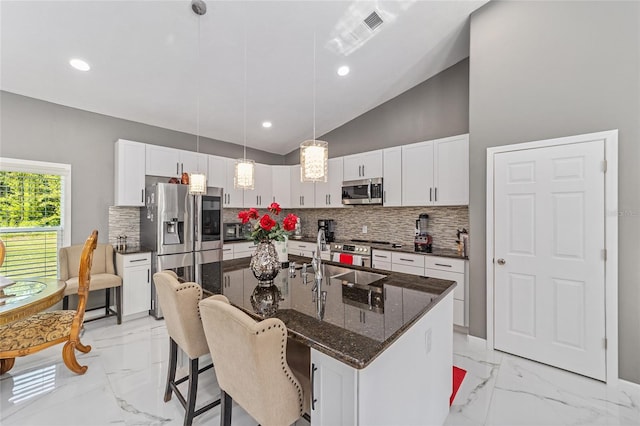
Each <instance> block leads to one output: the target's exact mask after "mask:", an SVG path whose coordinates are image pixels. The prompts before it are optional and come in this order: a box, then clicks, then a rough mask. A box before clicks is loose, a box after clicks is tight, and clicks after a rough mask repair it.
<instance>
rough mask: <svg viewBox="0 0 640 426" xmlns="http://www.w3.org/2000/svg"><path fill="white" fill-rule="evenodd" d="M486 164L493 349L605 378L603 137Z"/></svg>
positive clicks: (497, 156)
mask: <svg viewBox="0 0 640 426" xmlns="http://www.w3.org/2000/svg"><path fill="white" fill-rule="evenodd" d="M494 159H495V162H494V203H495V204H494V239H495V240H494V247H495V252H494V262H495V266H494V268H495V269H494V271H495V277H494V278H495V281H494V306H495V307H494V318H493V321H494V322H493V324H494V336H495V340H494V346H495V348H496V349H499V350H502V351H505V352H509V353H513V354H515V355H519V356H522V357H525V358H529V359H533V360H536V361H539V362H543V363H546V364H550V365H553V366H556V367H560V368H563V369H566V370H569V371H573V372H576V373H579V374H583V375H586V376H589V377H593V378H596V379H599V380H606V359H605V354H606V351H605V260H604V247H605V227H604V224H605V198H604V184H605V182H604V176H605V175H604V168H603V164H604V159H605V147H604V143H603V141H594V142H584V143H574V144H568V145H559V146H552V147H544V148H535V149H526V150H520V151H510V152H502V153H496V154H495V157H494Z"/></svg>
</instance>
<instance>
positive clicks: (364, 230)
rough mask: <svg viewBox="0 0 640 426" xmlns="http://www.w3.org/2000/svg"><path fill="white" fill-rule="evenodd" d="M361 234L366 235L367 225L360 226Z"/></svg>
mask: <svg viewBox="0 0 640 426" xmlns="http://www.w3.org/2000/svg"><path fill="white" fill-rule="evenodd" d="M362 233H363V234H366V233H367V225H362Z"/></svg>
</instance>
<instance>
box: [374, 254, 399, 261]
mask: <svg viewBox="0 0 640 426" xmlns="http://www.w3.org/2000/svg"><path fill="white" fill-rule="evenodd" d="M373 257H377V258H379V259H388V258H389V256H384V255H382V254H374V255H373ZM401 260H402V259H401Z"/></svg>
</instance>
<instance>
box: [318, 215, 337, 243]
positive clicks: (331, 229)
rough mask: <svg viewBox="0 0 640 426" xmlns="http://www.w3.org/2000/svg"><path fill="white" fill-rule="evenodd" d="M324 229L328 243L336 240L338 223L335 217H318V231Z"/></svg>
mask: <svg viewBox="0 0 640 426" xmlns="http://www.w3.org/2000/svg"><path fill="white" fill-rule="evenodd" d="M321 229H322V230H323V231H324V238H325V240H326V241H327V242H328V243H332V242H334V241H335V230H336V223H335V222H334V221H333V219H318V231H319V230H321Z"/></svg>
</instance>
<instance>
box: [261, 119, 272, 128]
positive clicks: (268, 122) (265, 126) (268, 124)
mask: <svg viewBox="0 0 640 426" xmlns="http://www.w3.org/2000/svg"><path fill="white" fill-rule="evenodd" d="M271 126H272V124H271V122H270V121H263V122H262V127H264V128H265V129H268V128H269V127H271Z"/></svg>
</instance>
